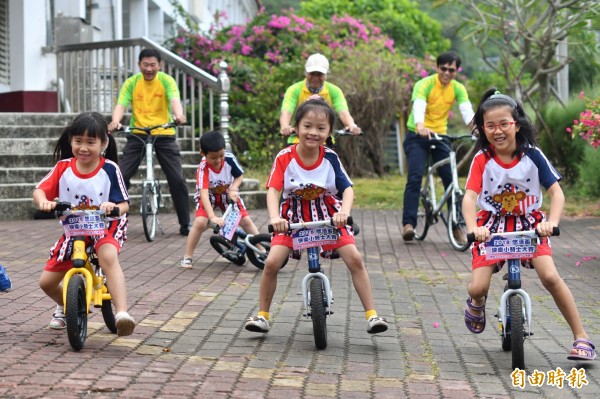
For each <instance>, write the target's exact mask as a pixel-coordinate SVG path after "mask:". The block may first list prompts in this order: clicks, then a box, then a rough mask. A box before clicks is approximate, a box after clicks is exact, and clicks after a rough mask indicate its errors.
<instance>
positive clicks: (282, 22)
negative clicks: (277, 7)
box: [269, 15, 291, 29]
mask: <svg viewBox="0 0 600 399" xmlns="http://www.w3.org/2000/svg"><path fill="white" fill-rule="evenodd" d="M290 22H291V21H290V19H289V18H288V17H286V16H283V15H282V16H280V17H277V16H275V15H271V21H269V27H270V28H275V29H283V28H285V27H287V26H289V24H290Z"/></svg>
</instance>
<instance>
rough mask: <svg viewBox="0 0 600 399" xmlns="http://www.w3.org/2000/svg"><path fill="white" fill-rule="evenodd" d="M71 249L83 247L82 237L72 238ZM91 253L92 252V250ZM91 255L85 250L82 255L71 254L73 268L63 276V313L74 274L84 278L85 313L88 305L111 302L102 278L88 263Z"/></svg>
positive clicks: (78, 252)
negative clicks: (79, 264)
mask: <svg viewBox="0 0 600 399" xmlns="http://www.w3.org/2000/svg"><path fill="white" fill-rule="evenodd" d="M74 241H75V242H74V243H73V247H74V248H76V247H77V246H79V245H85V242H84V238H83V237H75V238H74ZM92 251H93V250H92ZM90 257H91V254H88V253H87V251H86V250H84V251H83V255H82V254H81V251H75V250H74V252H73V257H72V261H73V264H74V266H73V267H72V268H71V269H69V270H68V271H67V273H66V274H65V276H64V277H63V287H65V288H64V289H63V304H64V307H65V312H66V310H67V289H66V287H68V286H69V280H70V279H71V277H73V276H74V275H75V274H81V275H83V277H84V278H85V294H86V295H85V299H86V305H87V312H88V313H89V312H90V305H91V304H92V303H93V304H94V307H101V306H102V301H103V300H111V299H112V297H111V295H110V294H109V293H108V289H107V288H106V285H105V284H104V278H103V277H102V276H99V275H97V274H96V273H95V272H94V270H93V268H92V263H91V261H90ZM81 261H83V265H82V266H75V264H76V263H80V262H81Z"/></svg>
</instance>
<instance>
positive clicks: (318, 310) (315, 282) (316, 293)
mask: <svg viewBox="0 0 600 399" xmlns="http://www.w3.org/2000/svg"><path fill="white" fill-rule="evenodd" d="M325 312H326V308H325V297H324V293H323V282H322V281H321V279H319V278H313V279H311V280H310V314H311V319H312V324H313V335H314V337H315V346H316V347H317V349H325V348H327V315H326V313H325Z"/></svg>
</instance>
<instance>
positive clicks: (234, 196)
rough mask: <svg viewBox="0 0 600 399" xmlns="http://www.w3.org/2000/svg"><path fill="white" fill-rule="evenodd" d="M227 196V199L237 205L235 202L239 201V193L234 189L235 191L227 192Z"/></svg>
mask: <svg viewBox="0 0 600 399" xmlns="http://www.w3.org/2000/svg"><path fill="white" fill-rule="evenodd" d="M228 195H229V199H230V200H231V201H232V202H233V203H234V204H237V202H238V201H239V199H240V192H239V191H238V190H237V189H236V190H229V192H228Z"/></svg>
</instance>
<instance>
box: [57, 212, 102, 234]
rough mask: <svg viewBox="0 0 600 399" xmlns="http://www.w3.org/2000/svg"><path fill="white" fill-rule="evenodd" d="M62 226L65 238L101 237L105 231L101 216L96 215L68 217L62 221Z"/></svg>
mask: <svg viewBox="0 0 600 399" xmlns="http://www.w3.org/2000/svg"><path fill="white" fill-rule="evenodd" d="M62 224H63V228H64V229H65V235H66V236H67V237H73V236H102V235H104V234H105V231H106V225H105V224H104V221H103V220H102V216H100V215H99V214H97V213H89V214H88V213H86V214H82V215H68V216H66V217H65V219H64V220H63V221H62Z"/></svg>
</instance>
